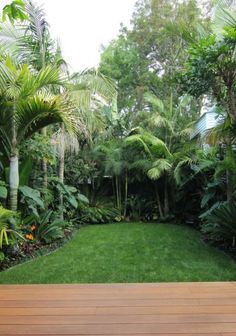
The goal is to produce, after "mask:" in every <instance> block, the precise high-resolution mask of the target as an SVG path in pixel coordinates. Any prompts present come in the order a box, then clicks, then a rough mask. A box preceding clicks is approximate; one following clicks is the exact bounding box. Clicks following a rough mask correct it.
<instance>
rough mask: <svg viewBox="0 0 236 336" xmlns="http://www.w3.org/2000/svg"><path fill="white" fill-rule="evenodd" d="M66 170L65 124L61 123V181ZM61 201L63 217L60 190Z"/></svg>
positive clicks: (59, 175) (59, 174)
mask: <svg viewBox="0 0 236 336" xmlns="http://www.w3.org/2000/svg"><path fill="white" fill-rule="evenodd" d="M64 171H65V126H64V124H63V123H62V124H61V137H60V149H59V169H58V177H59V180H60V181H61V183H64ZM59 202H60V213H61V214H60V216H61V219H63V194H62V192H60V195H59Z"/></svg>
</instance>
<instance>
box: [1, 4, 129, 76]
mask: <svg viewBox="0 0 236 336" xmlns="http://www.w3.org/2000/svg"><path fill="white" fill-rule="evenodd" d="M10 2H11V1H10V0H0V10H1V9H2V8H3V7H4V5H6V4H8V3H10ZM36 2H37V3H38V4H42V5H43V7H44V8H45V12H46V17H47V21H48V22H49V24H50V27H51V33H52V36H53V37H54V38H58V39H59V41H60V45H61V47H62V51H63V56H64V58H65V59H66V61H67V62H68V63H69V64H70V65H71V67H72V69H73V70H74V71H78V70H82V69H84V68H89V67H93V66H96V65H97V64H98V62H99V50H100V46H101V45H102V44H103V45H107V44H108V42H109V41H110V40H112V39H113V38H114V37H116V36H117V34H118V32H119V28H120V23H121V22H123V23H124V24H125V25H128V24H129V21H130V19H131V15H132V12H133V8H134V4H135V0H37V1H36Z"/></svg>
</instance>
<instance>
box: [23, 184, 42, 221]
mask: <svg viewBox="0 0 236 336" xmlns="http://www.w3.org/2000/svg"><path fill="white" fill-rule="evenodd" d="M19 191H20V194H21V199H20V202H21V204H22V205H23V206H24V213H26V214H29V213H31V212H33V214H34V215H35V216H37V217H38V216H39V210H44V208H45V206H44V202H43V201H42V197H41V194H40V192H39V191H38V190H36V189H33V188H30V187H28V186H20V187H19Z"/></svg>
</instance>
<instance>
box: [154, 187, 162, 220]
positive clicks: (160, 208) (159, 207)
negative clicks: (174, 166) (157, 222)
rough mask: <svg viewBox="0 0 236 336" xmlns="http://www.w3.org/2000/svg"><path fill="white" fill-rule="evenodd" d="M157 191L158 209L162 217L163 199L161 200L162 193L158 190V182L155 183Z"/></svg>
mask: <svg viewBox="0 0 236 336" xmlns="http://www.w3.org/2000/svg"><path fill="white" fill-rule="evenodd" d="M155 192H156V198H157V206H158V211H159V214H160V217H161V218H162V217H163V211H162V206H161V200H160V195H159V192H158V188H157V184H156V183H155Z"/></svg>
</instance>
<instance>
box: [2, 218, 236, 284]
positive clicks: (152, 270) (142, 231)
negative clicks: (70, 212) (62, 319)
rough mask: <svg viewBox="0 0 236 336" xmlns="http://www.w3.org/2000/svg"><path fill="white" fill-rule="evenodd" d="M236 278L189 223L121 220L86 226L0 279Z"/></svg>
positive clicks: (230, 265)
mask: <svg viewBox="0 0 236 336" xmlns="http://www.w3.org/2000/svg"><path fill="white" fill-rule="evenodd" d="M224 280H236V265H235V263H234V262H233V261H232V260H231V259H230V258H229V257H228V256H227V255H225V254H224V253H222V252H220V251H218V250H216V249H215V248H213V247H210V246H208V245H206V244H205V243H204V242H203V241H202V239H201V235H200V234H199V233H198V232H196V231H194V230H192V229H190V228H187V227H182V226H177V225H169V224H145V223H122V224H108V225H94V226H88V227H85V228H82V229H81V230H79V231H78V233H76V235H75V236H74V237H73V239H72V240H71V241H70V242H68V243H67V244H66V245H65V246H63V247H62V248H61V249H59V250H58V251H56V252H54V253H52V254H50V255H48V256H43V257H39V258H37V259H35V260H32V261H30V262H27V263H24V264H21V265H18V266H15V267H13V268H11V269H9V270H6V271H4V272H2V273H0V283H2V284H3V283H19V284H20V283H106V282H158V281H159V282H160V281H224Z"/></svg>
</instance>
